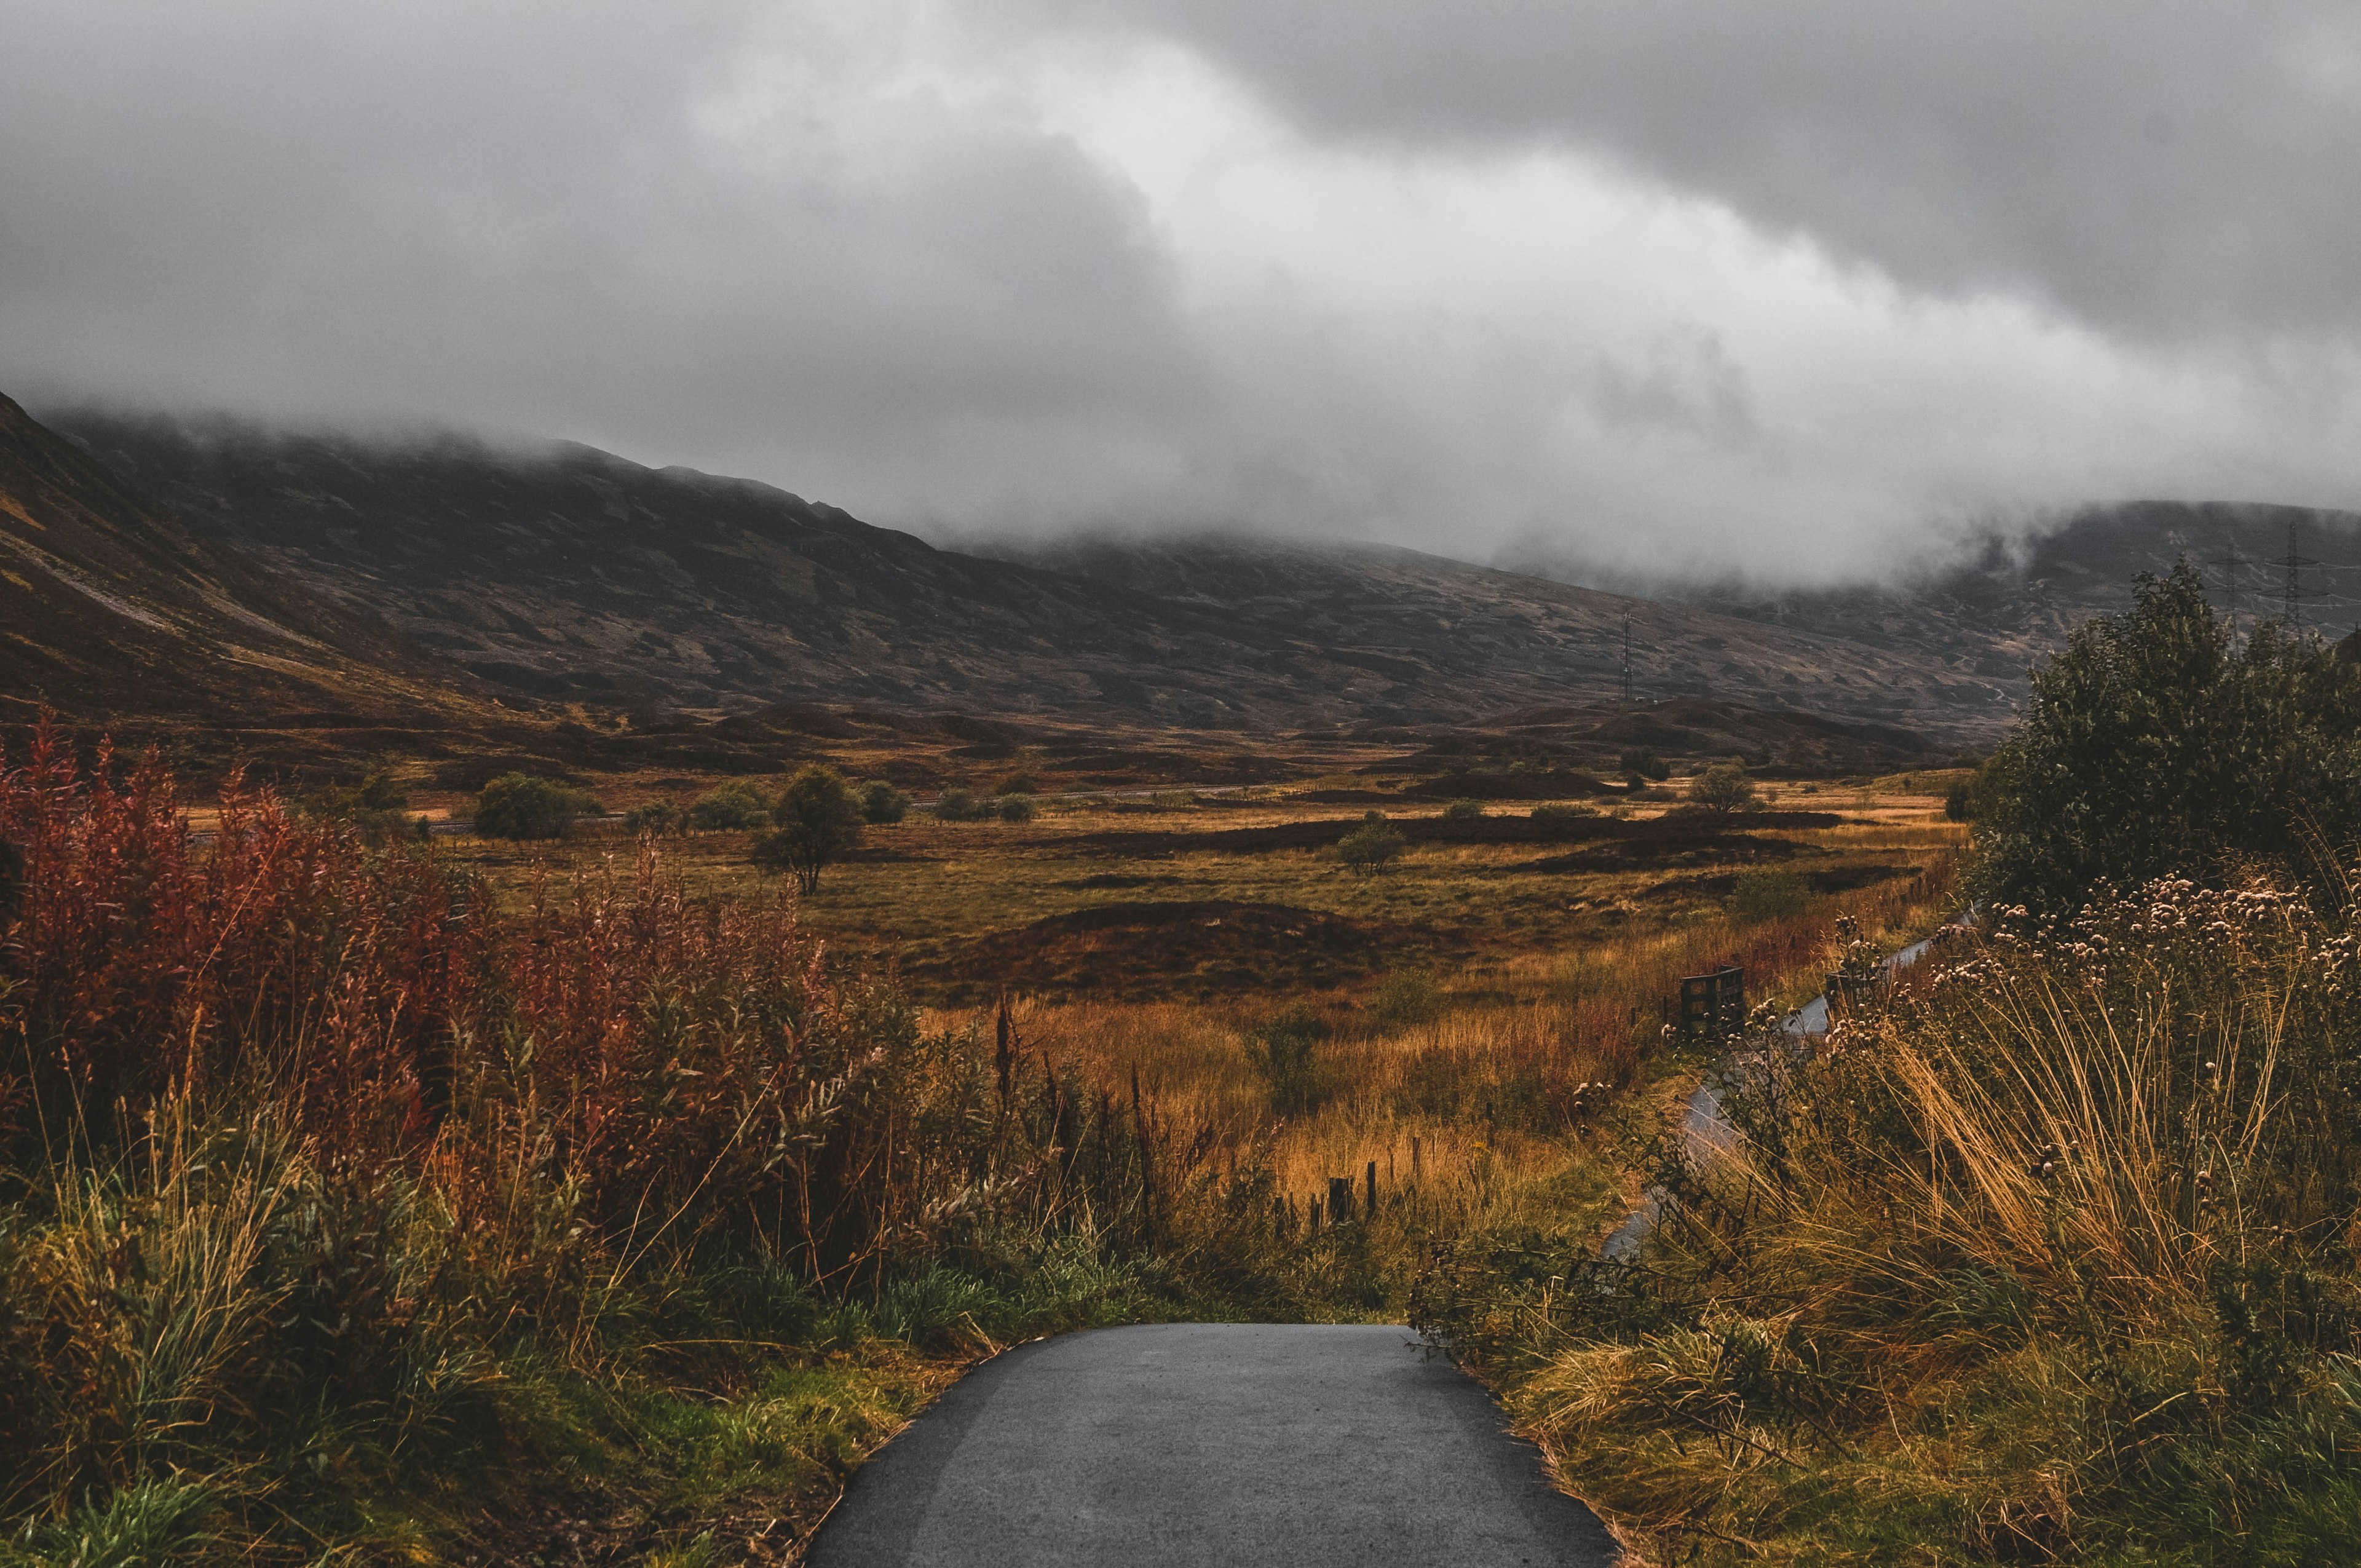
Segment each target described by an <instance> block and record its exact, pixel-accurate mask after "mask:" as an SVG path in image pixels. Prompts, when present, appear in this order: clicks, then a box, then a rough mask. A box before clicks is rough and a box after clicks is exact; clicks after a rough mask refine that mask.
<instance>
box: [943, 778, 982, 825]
mask: <svg viewBox="0 0 2361 1568" xmlns="http://www.w3.org/2000/svg"><path fill="white" fill-rule="evenodd" d="M982 815H983V807H982V806H979V805H978V804H977V803H976V798H975V792H974V791H972V790H965V789H961V788H959V787H958V786H957V785H953V786H952V787H951V788H950V789H947V790H945V791H943V793H942V795H941V796H940V797H939V798H938V799H937V800H936V802H935V820H937V821H938V822H972V821H974V820H975V819H976V818H977V817H981V816H982Z"/></svg>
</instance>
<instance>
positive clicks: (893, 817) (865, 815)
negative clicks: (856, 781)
mask: <svg viewBox="0 0 2361 1568" xmlns="http://www.w3.org/2000/svg"><path fill="white" fill-rule="evenodd" d="M909 810H910V797H909V796H908V795H904V794H903V793H902V792H901V791H900V790H898V789H895V787H894V786H893V785H892V784H887V783H886V782H885V781H884V779H873V780H872V781H871V782H870V783H868V784H865V785H863V786H862V791H861V816H862V820H864V821H866V822H867V823H869V825H870V826H871V827H873V828H884V827H889V826H891V825H892V824H894V823H896V822H899V821H901V820H902V818H903V817H906V816H907V815H908V814H909Z"/></svg>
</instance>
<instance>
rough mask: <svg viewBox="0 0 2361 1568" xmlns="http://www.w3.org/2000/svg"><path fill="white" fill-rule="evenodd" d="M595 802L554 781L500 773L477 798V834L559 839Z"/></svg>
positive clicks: (594, 809)
mask: <svg viewBox="0 0 2361 1568" xmlns="http://www.w3.org/2000/svg"><path fill="white" fill-rule="evenodd" d="M597 811H598V802H597V801H596V800H593V799H592V798H591V797H590V796H588V795H585V794H583V793H582V792H581V791H580V790H577V789H569V788H568V787H566V785H565V784H559V783H558V782H557V781H556V780H555V779H543V778H534V777H533V776H532V775H530V774H527V773H502V774H501V775H500V777H499V778H496V779H494V780H493V781H492V782H491V783H489V784H486V785H485V786H484V788H483V793H482V794H480V795H477V797H476V831H477V832H478V834H479V835H481V836H482V837H484V838H487V839H562V838H564V837H565V836H566V829H567V828H570V827H572V826H573V824H574V819H575V818H576V817H588V816H592V815H594V814H595V813H596V812H597Z"/></svg>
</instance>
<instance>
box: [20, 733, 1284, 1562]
mask: <svg viewBox="0 0 2361 1568" xmlns="http://www.w3.org/2000/svg"><path fill="white" fill-rule="evenodd" d="M0 842H5V843H8V844H13V845H16V846H18V847H20V848H21V850H22V853H23V862H24V864H23V874H22V879H21V889H20V891H19V892H18V894H17V896H16V899H15V900H14V907H12V908H8V909H0V1477H5V1480H0V1521H5V1526H6V1529H5V1531H0V1534H5V1537H6V1539H8V1540H11V1541H18V1542H19V1543H20V1544H21V1543H23V1542H27V1541H33V1542H47V1543H48V1544H47V1545H42V1546H39V1547H38V1550H34V1549H32V1548H27V1550H29V1551H32V1553H33V1556H34V1558H35V1559H36V1560H44V1561H45V1560H48V1559H49V1558H56V1559H57V1560H59V1561H83V1560H91V1561H96V1560H100V1559H101V1558H104V1557H105V1556H106V1554H107V1552H115V1551H116V1548H115V1547H104V1550H102V1546H103V1545H104V1542H105V1541H135V1542H136V1541H148V1542H150V1546H143V1547H140V1548H139V1549H138V1552H133V1556H134V1557H137V1555H138V1554H139V1552H148V1553H149V1554H150V1555H152V1556H165V1555H172V1554H174V1553H177V1554H179V1555H181V1556H188V1555H191V1554H192V1553H199V1552H203V1551H214V1550H218V1551H220V1552H226V1553H229V1554H232V1555H237V1554H249V1555H250V1554H252V1553H254V1552H263V1553H264V1554H265V1555H268V1554H269V1552H280V1551H285V1550H289V1549H290V1548H289V1544H288V1543H289V1541H290V1540H291V1539H302V1537H303V1536H304V1534H305V1532H307V1531H309V1532H313V1533H314V1534H316V1533H318V1532H321V1531H328V1532H330V1533H334V1531H335V1530H345V1529H354V1530H366V1529H367V1528H368V1521H367V1519H366V1518H365V1517H363V1516H365V1515H366V1514H367V1513H368V1508H364V1507H363V1506H362V1500H365V1499H368V1498H369V1497H379V1498H380V1499H382V1498H386V1497H400V1496H405V1495H409V1494H410V1493H411V1492H414V1491H415V1490H416V1489H417V1488H420V1487H424V1488H426V1489H427V1490H428V1491H430V1492H436V1491H441V1492H448V1491H449V1490H450V1489H452V1488H454V1487H456V1488H459V1489H460V1490H462V1491H464V1490H465V1489H466V1488H467V1486H471V1485H472V1486H484V1485H489V1484H491V1483H492V1482H493V1481H495V1480H498V1479H499V1478H500V1477H503V1476H510V1475H515V1476H518V1477H520V1478H521V1479H520V1480H519V1484H524V1481H523V1479H522V1478H523V1477H529V1476H530V1475H533V1474H537V1472H536V1471H535V1468H534V1467H535V1464H536V1463H537V1461H536V1460H535V1457H534V1455H535V1453H536V1445H537V1444H539V1443H542V1442H551V1443H554V1444H555V1447H556V1448H557V1449H564V1448H565V1447H566V1445H567V1444H568V1443H578V1442H587V1441H589V1440H588V1438H585V1437H583V1436H582V1435H581V1434H579V1433H577V1434H575V1435H574V1436H573V1437H565V1438H553V1437H549V1436H548V1435H547V1434H545V1433H543V1432H541V1431H540V1426H541V1425H542V1424H545V1423H546V1421H547V1420H550V1419H553V1418H551V1416H550V1411H551V1410H552V1409H556V1408H557V1407H558V1406H560V1405H562V1404H563V1402H564V1400H563V1398H560V1397H559V1396H557V1395H555V1394H552V1393H551V1392H550V1391H549V1390H550V1388H551V1387H555V1385H551V1384H550V1383H549V1379H550V1378H551V1377H552V1376H556V1377H558V1378H559V1379H560V1381H561V1382H563V1380H564V1379H565V1378H566V1377H571V1378H574V1379H576V1380H577V1382H579V1383H581V1384H582V1386H585V1387H612V1386H614V1385H616V1383H617V1382H618V1380H629V1379H631V1378H635V1377H637V1378H642V1379H652V1381H650V1382H649V1383H648V1385H647V1386H648V1387H650V1388H652V1389H662V1388H664V1387H669V1386H670V1382H669V1381H667V1380H675V1379H676V1380H685V1381H686V1382H688V1383H691V1384H694V1385H695V1386H697V1387H713V1386H715V1385H716V1384H717V1383H718V1384H719V1385H720V1386H724V1387H726V1386H728V1385H729V1383H730V1380H731V1379H732V1378H733V1377H735V1376H741V1372H742V1367H743V1365H745V1359H746V1356H747V1354H749V1349H748V1347H765V1346H767V1347H769V1348H770V1349H771V1350H774V1351H776V1350H781V1349H791V1348H792V1347H793V1346H794V1345H795V1344H797V1343H805V1344H810V1343H835V1342H841V1341H844V1340H845V1339H846V1338H847V1336H851V1338H853V1339H858V1338H860V1337H861V1336H862V1335H866V1334H873V1333H889V1334H894V1335H897V1336H905V1337H910V1338H914V1339H917V1340H921V1341H924V1340H928V1339H932V1338H937V1337H939V1336H942V1335H949V1336H950V1337H952V1338H954V1339H959V1338H962V1337H963V1338H966V1339H970V1340H974V1339H986V1340H988V1339H990V1338H992V1337H993V1336H994V1335H995V1334H1005V1333H1011V1332H1030V1331H1036V1330H1038V1329H1041V1328H1045V1327H1054V1326H1058V1325H1059V1324H1060V1323H1061V1322H1067V1321H1094V1314H1098V1315H1103V1314H1104V1313H1107V1312H1121V1311H1126V1310H1141V1304H1142V1303H1145V1302H1147V1301H1148V1299H1150V1298H1151V1296H1152V1295H1153V1293H1154V1292H1155V1291H1157V1290H1159V1289H1162V1290H1167V1291H1170V1290H1179V1289H1185V1288H1195V1287H1193V1286H1191V1284H1190V1282H1189V1280H1187V1279H1184V1278H1182V1277H1180V1274H1179V1273H1178V1272H1177V1271H1176V1269H1175V1268H1174V1267H1173V1266H1172V1265H1171V1263H1170V1259H1171V1258H1172V1257H1175V1256H1180V1257H1185V1258H1186V1259H1189V1260H1191V1261H1193V1262H1194V1263H1195V1264H1197V1265H1199V1266H1201V1268H1202V1270H1203V1271H1204V1277H1205V1278H1207V1279H1215V1278H1218V1280H1219V1281H1220V1282H1222V1283H1223V1284H1224V1285H1227V1284H1232V1283H1235V1284H1240V1285H1252V1284H1253V1283H1254V1282H1255V1281H1256V1280H1257V1278H1258V1277H1259V1275H1258V1274H1257V1270H1258V1269H1260V1268H1261V1267H1262V1261H1261V1260H1262V1258H1263V1255H1264V1254H1263V1251H1261V1250H1257V1249H1267V1248H1268V1245H1269V1244H1270V1241H1271V1239H1272V1236H1273V1234H1274V1231H1275V1227H1274V1221H1273V1218H1272V1215H1271V1213H1270V1211H1269V1208H1268V1203H1267V1201H1265V1197H1264V1194H1265V1192H1266V1190H1267V1187H1268V1183H1267V1179H1264V1178H1262V1177H1260V1176H1259V1175H1258V1174H1257V1168H1255V1166H1254V1165H1253V1163H1252V1161H1251V1160H1249V1161H1248V1162H1247V1164H1246V1168H1244V1169H1243V1170H1241V1169H1237V1168H1235V1161H1233V1162H1229V1163H1225V1165H1224V1168H1222V1170H1221V1171H1220V1172H1219V1174H1218V1176H1216V1175H1215V1173H1214V1172H1213V1170H1212V1168H1210V1167H1209V1166H1208V1164H1207V1161H1206V1151H1207V1150H1208V1149H1209V1148H1210V1147H1211V1142H1210V1140H1207V1139H1204V1138H1200V1137H1196V1136H1194V1135H1193V1134H1192V1133H1191V1130H1190V1129H1187V1128H1185V1127H1180V1126H1176V1125H1175V1124H1174V1123H1173V1121H1172V1119H1171V1117H1170V1115H1169V1114H1168V1113H1164V1112H1162V1111H1160V1110H1159V1108H1158V1107H1157V1106H1156V1105H1155V1104H1154V1103H1153V1102H1152V1101H1151V1100H1150V1099H1148V1097H1146V1096H1144V1095H1143V1094H1142V1093H1141V1092H1140V1091H1139V1090H1138V1089H1137V1087H1136V1086H1131V1085H1126V1084H1123V1083H1121V1082H1120V1080H1113V1079H1109V1080H1093V1079H1092V1078H1089V1077H1087V1076H1086V1075H1085V1074H1083V1073H1082V1071H1081V1070H1080V1069H1079V1064H1077V1063H1075V1062H1072V1061H1071V1060H1067V1061H1053V1060H1051V1059H1049V1058H1046V1057H1044V1056H1043V1055H1042V1054H1041V1053H1040V1052H1038V1051H1037V1050H1034V1049H1031V1048H1030V1047H1028V1046H1027V1044H1026V1043H1025V1042H1024V1040H1023V1039H1022V1038H1021V1036H1019V1035H1018V1033H1017V1032H1016V1030H1015V1029H1014V1028H1004V1029H1001V1030H998V1031H995V1030H994V1029H992V1028H989V1027H985V1028H983V1029H973V1028H971V1029H965V1030H959V1031H942V1030H930V1029H927V1028H923V1027H921V1026H920V1024H919V1021H918V1019H917V1014H916V1013H915V1011H914V1010H913V1009H912V1008H911V1007H910V1006H909V1004H908V1003H906V1001H905V1000H904V999H903V998H902V996H901V995H900V993H899V992H897V991H896V990H895V988H894V986H893V985H892V984H891V983H890V982H889V981H887V980H886V979H884V978H883V977H880V976H876V975H872V974H864V973H862V972H858V971H846V970H841V969H840V968H839V967H837V966H833V965H831V964H829V962H827V961H826V958H825V955H824V954H823V952H822V950H821V949H820V948H819V946H818V944H817V943H815V942H813V941H811V940H810V939H808V938H807V937H806V936H805V935H804V934H803V932H802V931H801V929H800V927H799V926H798V924H797V922H796V911H795V906H794V905H793V903H792V902H791V901H781V900H770V901H752V900H741V901H735V902H727V903H709V902H705V901H700V900H696V899H692V898H690V897H688V896H687V895H686V894H685V892H684V891H683V889H682V887H681V886H680V884H679V883H678V882H677V881H676V880H675V879H673V878H672V877H670V876H669V875H668V874H667V873H666V871H665V869H664V865H663V863H662V862H661V861H660V860H659V859H658V858H657V857H656V855H655V854H654V852H653V850H652V849H646V848H642V850H641V851H640V853H639V854H638V855H637V857H636V859H635V860H634V861H622V862H621V863H617V862H614V861H610V862H609V863H608V864H607V865H605V866H604V867H602V868H599V869H598V870H596V871H594V872H591V873H590V874H588V875H586V876H583V877H580V878H577V879H573V880H570V881H568V882H566V883H552V882H544V883H539V884H537V885H536V886H535V887H534V889H533V894H532V896H531V897H530V898H529V899H527V900H525V901H523V904H522V907H521V908H518V909H515V910H513V911H511V912H507V913H503V912H502V911H500V909H498V908H496V907H495V906H494V905H492V903H491V901H490V900H489V898H487V897H485V896H484V895H483V894H482V891H481V889H480V887H479V886H478V885H476V884H474V883H471V882H470V881H468V880H467V878H465V877H463V876H460V875H457V874H456V873H455V872H453V871H452V870H451V869H450V868H449V867H447V866H445V864H444V863H442V862H441V861H438V860H437V859H436V858H435V856H434V854H433V853H432V851H431V850H428V849H423V848H420V849H412V848H409V847H401V848H395V849H390V850H372V849H370V848H369V847H368V845H366V844H365V843H363V842H362V841H361V840H360V839H358V838H357V836H355V835H354V834H352V833H351V832H349V831H346V830H344V829H340V828H336V827H335V826H334V825H323V824H313V823H306V822H303V821H301V820H298V819H296V818H295V817H291V815H290V814H288V813H287V812H285V811H284V810H282V809H281V808H280V806H279V804H278V802H277V801H276V800H275V799H273V798H272V797H271V796H269V795H268V794H265V793H258V792H249V791H247V790H244V789H243V788H241V787H240V786H239V785H238V784H237V783H236V781H235V780H233V781H232V783H231V784H230V786H229V787H228V788H227V789H226V790H225V793H224V795H223V800H222V806H221V809H220V812H219V816H218V825H217V828H216V830H215V832H214V835H213V837H212V838H211V839H210V841H209V842H208V843H204V844H199V843H197V842H195V841H194V840H193V839H192V835H191V833H190V830H189V828H188V825H187V822H186V820H185V817H184V816H183V814H182V813H181V810H180V809H179V806H178V802H177V798H176V796H175V794H174V789H173V784H172V780H171V779H170V776H169V774H168V773H165V771H164V770H163V769H162V768H161V767H159V765H158V764H157V763H155V762H153V761H152V760H150V761H148V762H140V763H137V764H136V765H133V766H130V767H127V768H126V767H123V766H121V765H119V764H118V762H116V760H115V759H114V758H112V757H111V756H108V755H106V754H104V753H102V754H101V755H100V757H99V758H98V762H97V765H96V767H95V768H93V769H90V770H83V769H82V768H81V767H79V766H78V765H77V763H76V762H75V760H74V759H73V757H72V756H71V753H70V752H69V751H67V750H66V749H65V748H64V747H63V746H62V745H60V743H59V742H58V741H57V740H56V739H55V738H54V737H53V736H51V735H50V734H49V733H48V732H47V731H44V732H42V733H40V734H39V735H38V736H37V737H36V740H35V743H34V747H33V750H32V751H31V754H30V755H29V756H28V757H27V760H26V762H24V764H23V765H21V766H18V767H14V768H0ZM716 1347H719V1348H716ZM535 1388H538V1389H540V1392H538V1393H535V1392H532V1390H533V1389H535ZM495 1455H498V1456H500V1459H501V1462H500V1464H498V1465H494V1464H491V1460H492V1458H493V1456H495ZM554 1462H555V1461H553V1463H554ZM293 1516H300V1522H299V1521H298V1519H296V1518H294V1517H293ZM207 1521H211V1522H207ZM159 1532H161V1534H159ZM163 1535H170V1537H171V1539H172V1540H173V1541H177V1542H178V1543H179V1544H178V1545H175V1546H172V1547H171V1548H170V1551H169V1552H167V1551H166V1550H165V1549H164V1548H162V1547H153V1550H152V1551H151V1550H150V1547H152V1546H153V1542H154V1541H158V1540H161V1539H162V1537H163ZM76 1541H80V1542H82V1544H80V1545H76V1544H75V1542H76ZM93 1542H98V1543H100V1544H98V1545H93V1544H92V1543H93ZM10 1550H13V1548H12V1549H10ZM122 1550H123V1551H131V1550H132V1549H131V1548H129V1547H125V1548H122ZM93 1553H97V1556H96V1557H93V1555H92V1554H93Z"/></svg>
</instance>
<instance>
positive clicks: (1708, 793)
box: [1689, 762, 1754, 811]
mask: <svg viewBox="0 0 2361 1568" xmlns="http://www.w3.org/2000/svg"><path fill="white" fill-rule="evenodd" d="M1689 804H1690V805H1692V806H1704V807H1705V808H1706V809H1707V810H1708V811H1741V810H1744V809H1745V808H1746V807H1747V806H1752V805H1753V804H1754V781H1753V780H1752V779H1750V778H1748V777H1747V776H1746V765H1745V764H1744V763H1743V762H1716V763H1715V764H1714V765H1713V766H1711V767H1709V768H1708V769H1707V770H1706V771H1705V772H1703V773H1699V774H1698V775H1697V782H1696V783H1694V784H1690V785H1689Z"/></svg>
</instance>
